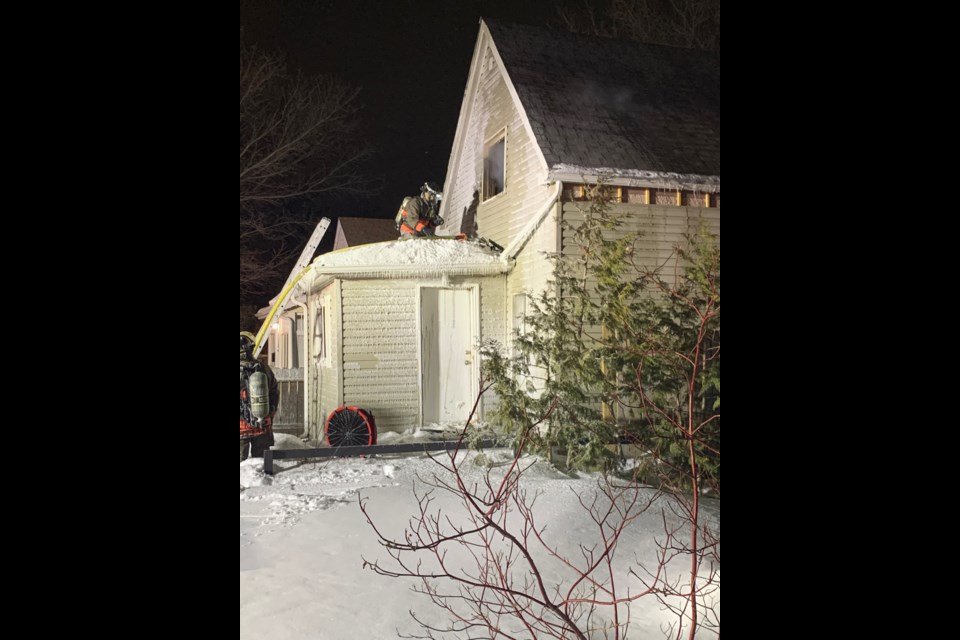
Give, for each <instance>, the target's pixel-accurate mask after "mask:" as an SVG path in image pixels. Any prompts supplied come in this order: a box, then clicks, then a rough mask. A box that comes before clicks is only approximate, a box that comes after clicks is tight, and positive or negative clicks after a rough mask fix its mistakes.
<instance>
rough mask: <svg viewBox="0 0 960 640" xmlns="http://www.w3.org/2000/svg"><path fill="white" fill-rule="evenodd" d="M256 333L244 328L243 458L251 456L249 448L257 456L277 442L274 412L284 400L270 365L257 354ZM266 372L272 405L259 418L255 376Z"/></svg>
mask: <svg viewBox="0 0 960 640" xmlns="http://www.w3.org/2000/svg"><path fill="white" fill-rule="evenodd" d="M253 346H254V336H253V334H251V333H250V332H249V331H242V332H240V460H241V461H242V460H244V459H245V458H246V457H247V449H248V448H249V450H250V451H249V453H250V455H251V456H253V457H254V458H262V457H263V452H264V451H266V450H267V449H268V448H270V447H272V446H273V416H274V414H275V413H276V412H277V406H278V405H279V404H280V385H278V384H277V377H276V376H275V375H273V371H272V370H271V369H270V367H269V366H268V365H267V364H265V363H263V362H260V361H258V360H255V359H254V358H253ZM261 371H262V372H263V373H264V374H265V375H266V386H267V390H268V392H269V393H268V398H269V403H270V404H269V408H268V409H267V412H268V414H267V416H266V417H264V418H261V419H259V420H258V419H256V418H255V417H254V415H253V413H252V410H251V389H250V386H251V384H250V381H251V376H252V375H253V374H254V373H257V372H261Z"/></svg>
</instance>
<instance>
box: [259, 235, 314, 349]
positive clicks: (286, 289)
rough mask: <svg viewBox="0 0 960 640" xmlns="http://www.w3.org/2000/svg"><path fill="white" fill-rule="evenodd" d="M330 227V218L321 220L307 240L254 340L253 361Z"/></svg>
mask: <svg viewBox="0 0 960 640" xmlns="http://www.w3.org/2000/svg"><path fill="white" fill-rule="evenodd" d="M329 226H330V218H320V222H319V223H317V228H316V229H314V230H313V234H312V235H311V236H310V239H309V240H307V246H305V247H304V248H303V251H302V252H301V253H300V259H299V260H297V264H296V265H294V267H293V269H292V270H291V271H290V275H289V276H287V281H286V282H284V283H283V288H282V289H281V290H280V295H279V296H278V297H277V301H276V302H274V303H273V308H272V309H270V313H269V314H267V317H266V319H265V320H264V321H263V325H262V326H261V327H260V331H258V332H257V339H256V340H254V345H253V359H254V360H256V359H257V357H258V356H259V355H260V352H261V351H262V350H263V347H264V345H265V344H266V343H267V341H266V340H264V337H265V336H266V335H267V330H268V329H269V328H270V323H271V322H272V321H273V318H274V316H276V315H277V314H278V313H281V314H282V313H283V311H284V309H286V308H287V303H288V302H289V301H290V299H291V295H290V294H291V293H293V290H294V289H295V288H296V285H297V283H298V282H299V281H300V278H302V277H303V276H304V274H305V273H306V272H307V269H308V268H309V267H310V261H311V260H313V254H314V253H315V252H316V251H317V247H319V246H320V241H321V240H322V239H323V236H324V234H325V233H326V232H327V227H329Z"/></svg>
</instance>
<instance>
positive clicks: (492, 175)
mask: <svg viewBox="0 0 960 640" xmlns="http://www.w3.org/2000/svg"><path fill="white" fill-rule="evenodd" d="M506 141H507V138H506V135H505V134H504V133H500V134H499V135H498V136H496V137H495V138H493V140H492V141H491V142H488V143H487V144H486V145H485V146H484V147H483V199H484V200H489V199H490V198H492V197H494V196H496V195H498V194H500V193H503V190H504V188H505V187H506V183H505V180H506V173H505V171H504V169H505V167H506V164H507V156H506V153H505V152H506Z"/></svg>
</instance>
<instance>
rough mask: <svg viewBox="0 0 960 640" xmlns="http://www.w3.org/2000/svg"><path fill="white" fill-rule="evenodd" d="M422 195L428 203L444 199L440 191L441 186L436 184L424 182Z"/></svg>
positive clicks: (421, 189)
mask: <svg viewBox="0 0 960 640" xmlns="http://www.w3.org/2000/svg"><path fill="white" fill-rule="evenodd" d="M420 195H421V197H422V198H423V199H424V200H426V201H427V202H433V201H437V202H439V201H440V200H442V199H443V192H442V191H440V185H438V184H437V183H436V182H424V183H423V186H422V187H420Z"/></svg>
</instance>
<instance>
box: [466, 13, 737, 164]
mask: <svg viewBox="0 0 960 640" xmlns="http://www.w3.org/2000/svg"><path fill="white" fill-rule="evenodd" d="M483 23H484V24H485V25H486V27H487V28H488V29H489V32H490V34H491V37H492V40H493V43H494V46H495V48H496V51H497V53H498V54H499V57H500V59H501V61H502V63H503V66H504V69H505V70H506V72H507V75H508V77H509V79H510V81H511V83H512V84H513V87H514V88H515V90H516V94H517V97H518V98H519V100H520V103H521V105H522V107H523V109H524V111H525V113H526V116H527V119H528V121H529V123H530V128H531V130H532V133H533V135H534V137H535V138H536V141H537V144H538V145H539V147H540V150H541V152H542V153H543V157H544V159H545V160H546V163H547V167H548V171H549V172H550V173H551V174H552V175H553V176H554V177H561V179H562V177H563V176H564V175H566V176H567V179H570V177H571V176H572V175H574V174H578V173H579V174H584V173H591V172H592V173H597V172H601V171H602V172H605V173H613V174H614V175H626V176H629V175H631V174H632V175H634V176H635V177H648V178H655V177H658V176H662V175H663V174H693V175H696V176H716V177H719V175H720V56H719V55H718V54H713V53H709V52H704V51H696V50H690V49H680V48H675V47H666V46H659V45H647V44H639V43H633V42H624V41H618V40H611V39H607V38H596V37H589V36H582V35H578V34H573V33H568V32H565V31H554V30H549V29H544V28H540V27H531V26H526V25H519V24H506V23H500V22H496V21H491V20H487V19H484V20H483Z"/></svg>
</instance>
